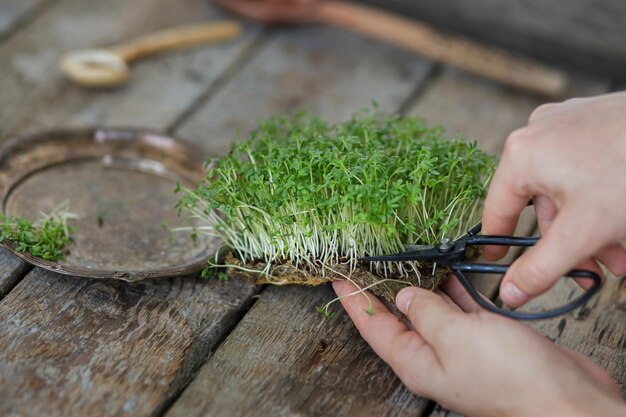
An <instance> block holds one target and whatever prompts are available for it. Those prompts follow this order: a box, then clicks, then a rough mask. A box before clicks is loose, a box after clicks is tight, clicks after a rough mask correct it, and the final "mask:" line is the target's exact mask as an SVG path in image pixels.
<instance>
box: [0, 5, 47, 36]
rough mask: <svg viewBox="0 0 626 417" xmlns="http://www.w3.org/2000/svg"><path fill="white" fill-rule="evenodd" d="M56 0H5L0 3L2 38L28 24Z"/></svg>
mask: <svg viewBox="0 0 626 417" xmlns="http://www.w3.org/2000/svg"><path fill="white" fill-rule="evenodd" d="M53 1H54V0H3V1H2V2H1V3H0V40H1V39H4V38H6V37H8V36H10V35H11V34H12V33H13V32H14V31H15V30H17V29H18V28H19V27H20V26H21V25H23V24H26V23H27V22H28V21H29V20H30V19H32V18H33V17H34V16H35V15H36V14H37V12H38V11H40V10H41V9H43V7H44V6H45V5H47V4H49V3H52V2H53Z"/></svg>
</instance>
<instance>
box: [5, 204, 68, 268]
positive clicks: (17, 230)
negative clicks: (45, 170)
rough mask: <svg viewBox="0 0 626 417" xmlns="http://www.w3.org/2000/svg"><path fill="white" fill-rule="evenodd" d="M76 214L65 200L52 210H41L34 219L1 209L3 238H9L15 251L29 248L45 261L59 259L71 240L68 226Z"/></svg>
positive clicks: (7, 239)
mask: <svg viewBox="0 0 626 417" xmlns="http://www.w3.org/2000/svg"><path fill="white" fill-rule="evenodd" d="M74 218H76V215H74V214H72V213H70V212H69V204H68V203H67V202H66V203H63V204H61V205H60V206H58V207H56V208H55V209H54V210H52V211H51V212H50V213H41V218H40V219H39V220H37V221H35V222H33V221H31V220H28V219H23V218H19V217H11V216H6V215H5V214H2V213H0V227H1V228H2V231H1V232H0V242H5V241H8V242H10V243H11V244H12V245H13V246H14V248H15V250H16V251H18V252H28V253H30V254H31V255H33V256H35V257H38V258H41V259H43V260H46V261H59V260H62V259H63V257H64V249H65V248H66V246H67V245H69V244H70V243H71V238H70V233H72V232H74V228H72V227H70V226H68V224H67V222H68V220H70V219H74Z"/></svg>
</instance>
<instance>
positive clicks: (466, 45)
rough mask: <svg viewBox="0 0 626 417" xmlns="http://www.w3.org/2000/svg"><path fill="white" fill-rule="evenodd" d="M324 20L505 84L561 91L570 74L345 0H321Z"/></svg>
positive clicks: (540, 91) (553, 94)
mask: <svg viewBox="0 0 626 417" xmlns="http://www.w3.org/2000/svg"><path fill="white" fill-rule="evenodd" d="M317 12H318V13H319V14H318V18H319V20H320V21H322V22H325V23H328V24H332V25H335V26H339V27H341V28H346V29H351V30H353V31H355V32H359V33H362V34H364V35H368V36H371V37H374V38H377V39H381V40H384V41H387V42H389V43H392V44H394V45H396V46H399V47H402V48H404V49H407V50H409V51H412V52H416V53H418V54H421V55H424V56H427V57H430V58H433V59H435V60H437V61H441V62H444V63H447V64H450V65H453V66H456V67H458V68H461V69H464V70H466V71H468V72H471V73H474V74H478V75H481V76H483V77H487V78H490V79H493V80H496V81H499V82H502V83H504V84H506V85H510V86H513V87H516V88H520V89H523V90H527V91H531V92H534V93H538V94H541V95H544V96H549V97H559V96H562V95H563V94H564V92H565V90H566V87H567V83H568V80H567V78H568V77H567V76H566V75H565V73H563V72H562V71H559V70H557V69H554V68H550V67H548V66H546V65H544V64H541V63H539V62H537V61H533V60H531V59H529V58H526V57H523V56H520V55H517V54H513V53H510V52H508V51H506V50H504V49H501V48H497V47H493V46H486V45H482V44H479V43H477V42H474V41H472V40H470V39H467V38H464V37H461V36H454V35H449V34H447V33H443V32H440V31H438V30H436V29H434V28H432V27H430V26H427V25H424V24H421V23H418V22H416V21H414V20H411V19H407V18H404V17H400V16H394V15H391V14H389V13H386V12H383V11H378V10H375V9H372V8H370V7H367V6H361V5H357V4H353V3H348V2H343V1H324V2H320V5H319V9H318V11H317Z"/></svg>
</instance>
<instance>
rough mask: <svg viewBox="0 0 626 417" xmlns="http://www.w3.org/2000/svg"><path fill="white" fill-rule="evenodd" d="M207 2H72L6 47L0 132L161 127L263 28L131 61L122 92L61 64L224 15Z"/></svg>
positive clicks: (0, 76)
mask: <svg viewBox="0 0 626 417" xmlns="http://www.w3.org/2000/svg"><path fill="white" fill-rule="evenodd" d="M223 17H224V16H223V15H222V14H221V12H219V11H217V10H216V9H214V8H212V7H211V6H210V5H209V2H198V1H195V0H183V1H180V2H176V3H172V2H168V1H166V0H142V1H134V2H127V1H123V0H111V1H107V2H96V3H94V2H89V1H85V0H66V1H64V2H61V3H59V4H57V5H55V7H53V8H51V9H50V10H48V11H47V13H45V14H43V15H42V16H41V17H40V18H39V19H38V20H37V24H36V25H31V26H28V27H27V28H25V29H24V30H23V31H21V32H20V33H19V36H14V37H12V38H11V39H10V40H9V41H7V42H6V43H5V44H3V45H1V46H0V60H1V61H2V62H3V65H2V66H0V88H1V90H2V92H3V93H2V95H1V96H0V106H1V107H2V109H3V111H2V113H0V126H1V127H0V129H1V131H0V132H1V133H0V137H6V136H7V135H9V134H14V133H16V132H23V131H25V130H28V131H32V130H35V129H37V128H43V127H51V126H57V125H59V124H63V125H66V126H67V125H94V124H109V125H126V126H128V125H132V126H140V127H152V128H163V127H165V126H167V125H168V123H171V122H172V121H173V120H174V119H175V118H176V117H177V116H178V114H180V112H181V111H182V110H183V109H185V107H186V106H188V105H189V103H191V102H193V100H194V99H195V98H197V97H198V96H200V95H201V94H202V93H203V91H204V90H205V89H207V88H209V86H211V85H212V84H213V83H214V82H215V81H216V80H217V79H218V78H219V76H220V75H222V74H223V73H224V71H225V70H226V69H227V68H229V67H230V66H231V65H233V64H234V62H236V60H237V59H238V57H239V55H240V54H241V53H242V52H243V51H245V50H246V48H248V47H249V46H250V44H251V42H252V41H253V39H254V38H255V36H256V34H257V33H258V28H256V27H253V26H250V27H248V29H247V31H246V33H245V35H244V36H242V37H240V38H238V39H236V40H233V41H229V42H226V43H223V44H214V45H209V46H206V47H197V48H194V49H190V50H186V51H182V52H174V53H171V54H167V55H161V56H156V57H151V58H148V59H146V60H144V61H140V62H138V63H137V64H136V65H133V72H132V75H131V78H130V80H129V82H128V83H127V84H126V85H125V86H123V87H121V88H117V89H109V90H86V89H81V88H79V87H76V86H74V85H72V84H70V82H69V81H67V80H66V79H65V77H64V76H63V75H62V74H61V72H60V70H59V69H58V67H57V62H58V59H59V57H60V56H61V54H62V53H64V52H67V51H70V50H74V49H77V48H78V49H80V48H87V47H96V46H103V45H110V44H115V43H117V42H119V41H121V40H124V39H128V38H131V37H134V36H138V35H140V34H145V33H149V32H152V31H155V30H159V29H163V28H168V27H172V26H176V25H182V24H186V23H195V22H198V21H203V20H206V21H209V20H216V19H220V18H223Z"/></svg>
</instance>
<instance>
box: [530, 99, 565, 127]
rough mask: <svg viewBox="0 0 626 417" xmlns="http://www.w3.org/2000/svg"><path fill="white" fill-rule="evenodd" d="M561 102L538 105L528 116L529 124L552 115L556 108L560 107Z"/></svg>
mask: <svg viewBox="0 0 626 417" xmlns="http://www.w3.org/2000/svg"><path fill="white" fill-rule="evenodd" d="M559 104H560V103H545V104H542V105H541V106H539V107H537V108H536V109H535V110H533V112H532V113H531V114H530V117H529V118H528V124H529V125H530V124H533V123H535V122H536V121H537V120H541V119H545V118H546V117H548V116H550V115H551V114H552V113H554V110H556V109H557V108H558V107H559Z"/></svg>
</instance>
